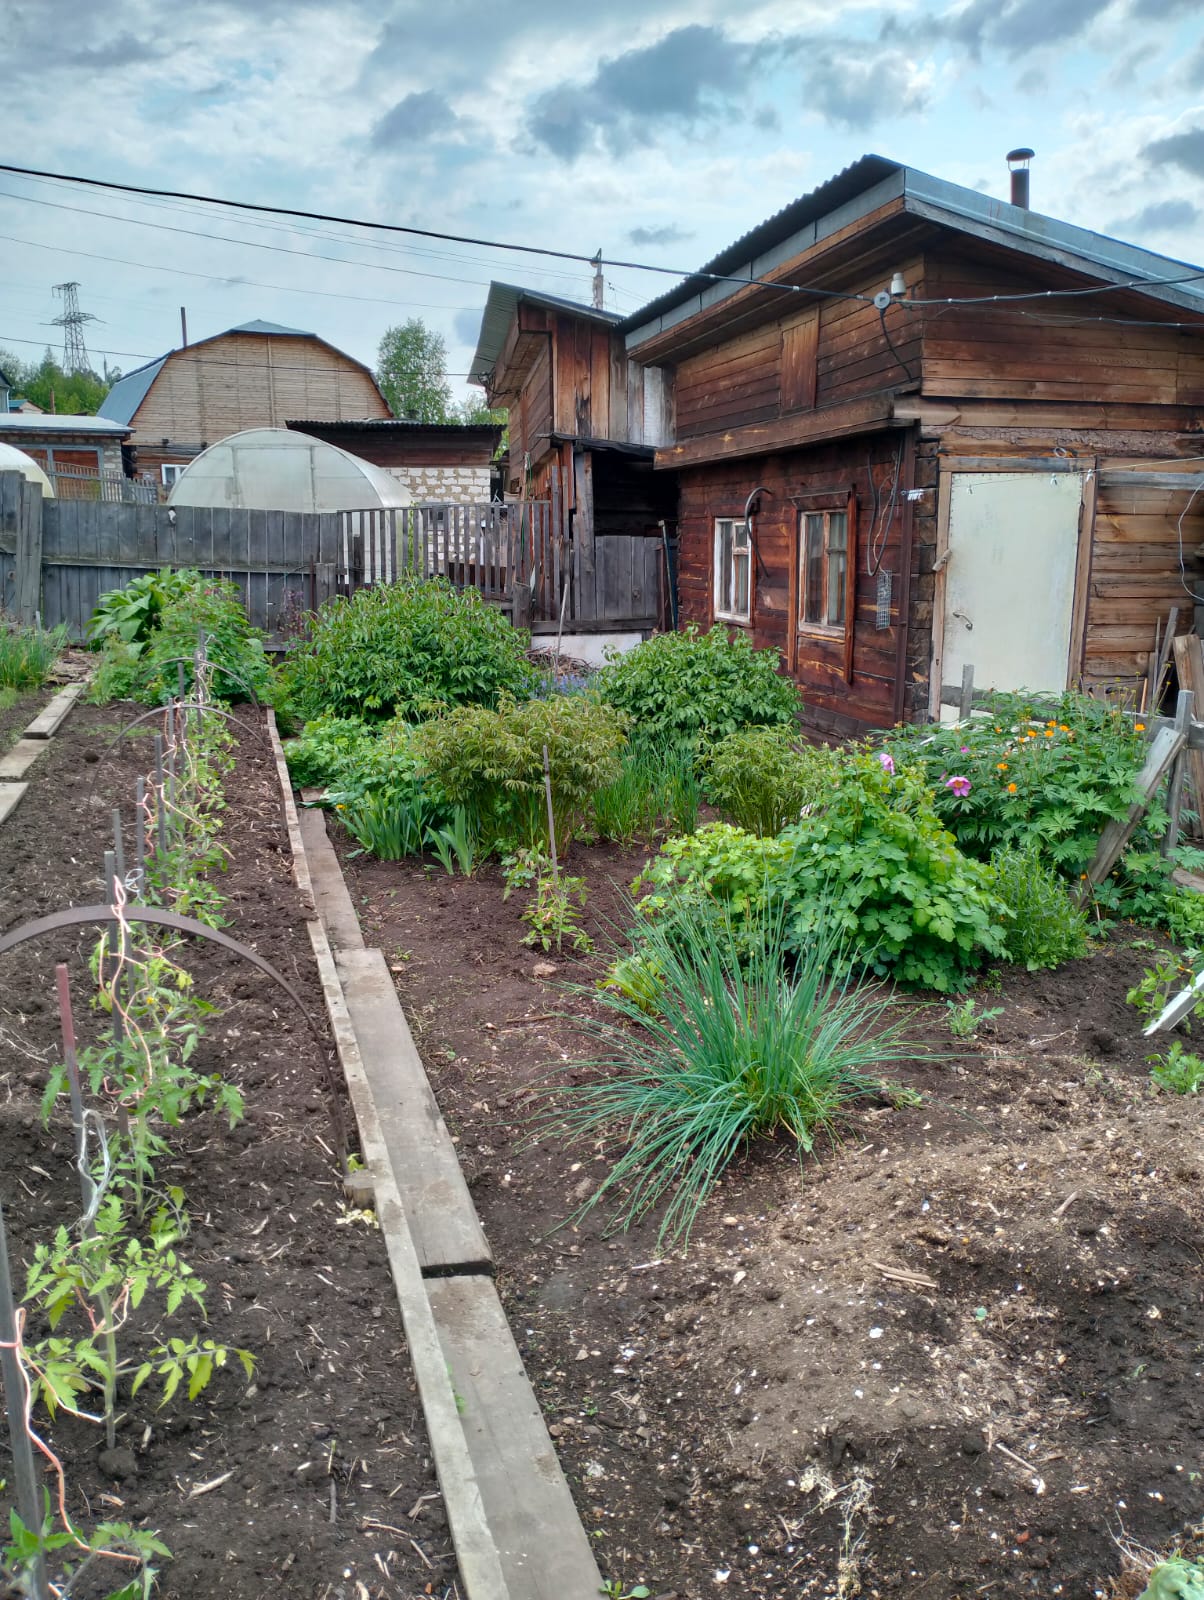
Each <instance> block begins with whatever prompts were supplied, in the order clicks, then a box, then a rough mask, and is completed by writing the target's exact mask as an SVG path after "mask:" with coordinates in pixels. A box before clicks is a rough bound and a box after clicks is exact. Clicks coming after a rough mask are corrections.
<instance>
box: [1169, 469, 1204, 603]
mask: <svg viewBox="0 0 1204 1600" xmlns="http://www.w3.org/2000/svg"><path fill="white" fill-rule="evenodd" d="M1201 489H1204V478H1201V479H1199V481H1198V482H1197V483H1195V484H1194V485H1193V486H1192V491H1191V493H1190V494H1189V495H1188V497H1187V504H1186V505H1185V506H1184V507H1183V510H1182V511H1181V512H1180V513H1179V520H1178V522H1177V523H1176V524H1175V534H1176V537H1177V538H1178V540H1179V582H1180V583H1181V584H1182V585H1183V588H1184V590H1185V591H1186V592H1187V593H1188V594H1189V595H1190V596H1191V598H1192V601H1193V603H1194V604H1196V605H1198V606H1201V605H1204V594H1197V593H1196V591H1195V590H1194V589H1193V588H1192V586H1191V584H1190V583H1188V581H1187V557H1186V555H1185V553H1184V550H1183V524H1184V521H1185V520H1186V518H1187V513H1188V512H1189V511H1190V510H1191V508H1192V505H1193V504H1194V502H1195V498H1196V496H1197V495H1198V494H1199V492H1200V490H1201Z"/></svg>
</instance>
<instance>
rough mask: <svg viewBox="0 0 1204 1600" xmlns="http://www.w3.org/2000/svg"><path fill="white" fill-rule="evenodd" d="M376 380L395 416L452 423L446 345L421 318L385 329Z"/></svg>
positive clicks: (377, 361)
mask: <svg viewBox="0 0 1204 1600" xmlns="http://www.w3.org/2000/svg"><path fill="white" fill-rule="evenodd" d="M376 381H377V383H378V384H379V385H380V388H381V393H382V394H383V395H384V397H385V399H386V400H387V401H388V402H389V406H390V409H391V410H392V412H393V415H394V416H396V417H404V418H407V419H409V420H412V421H414V422H452V421H454V420H455V418H454V416H453V414H452V393H451V385H450V384H449V383H448V381H447V344H446V342H445V340H444V338H443V335H442V334H441V333H436V332H435V331H434V329H433V328H428V327H427V325H426V323H425V322H423V320H422V318H421V317H411V318H410V319H409V321H408V322H403V323H399V324H398V325H397V326H395V327H392V328H386V329H385V333H384V337H383V338H382V339H381V341H380V347H379V349H378V350H377V352H376Z"/></svg>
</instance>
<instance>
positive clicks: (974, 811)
mask: <svg viewBox="0 0 1204 1600" xmlns="http://www.w3.org/2000/svg"><path fill="white" fill-rule="evenodd" d="M1143 732H1144V729H1143V727H1142V726H1141V724H1140V722H1138V723H1137V724H1134V722H1133V721H1132V720H1131V719H1130V718H1128V717H1126V716H1125V715H1124V714H1123V713H1121V712H1118V711H1114V710H1113V709H1112V708H1111V707H1109V706H1105V705H1101V704H1099V703H1098V702H1097V701H1095V700H1091V699H1089V698H1087V697H1086V696H1084V695H1070V694H1068V695H1064V696H1062V697H1060V698H1059V699H1058V700H1057V701H1054V702H1050V703H1046V704H1042V705H1040V706H1038V705H1036V704H1035V703H1034V702H1033V701H1032V700H1030V699H1026V698H1025V697H1023V696H1021V695H1014V694H1000V695H996V696H995V697H994V699H992V700H991V701H989V702H988V703H987V705H986V707H985V714H984V715H982V716H976V717H974V718H973V719H972V720H971V721H970V722H968V723H963V724H962V725H961V726H960V727H957V728H948V727H940V728H935V727H918V726H917V727H909V728H900V729H897V730H896V731H895V733H894V734H892V735H891V737H890V741H889V744H888V746H887V751H886V752H885V753H888V754H890V755H891V756H892V757H893V759H894V760H895V761H902V760H907V761H913V762H920V763H922V764H923V769H924V772H925V773H926V775H927V778H928V782H929V783H930V784H931V785H932V787H933V790H934V792H935V805H936V812H937V815H938V816H939V817H940V820H941V822H942V823H943V824H944V825H945V827H947V828H948V829H949V831H950V832H951V833H952V834H953V835H954V837H955V838H956V840H957V842H958V845H959V846H960V847H961V849H962V850H964V851H965V852H966V853H967V854H968V855H973V856H977V857H979V858H980V859H984V860H985V859H986V858H988V857H989V856H990V855H991V854H992V853H993V852H994V851H995V850H997V849H999V848H1000V847H1001V846H1005V845H1008V846H1017V847H1020V848H1023V847H1024V846H1026V845H1028V844H1035V845H1037V846H1038V847H1039V848H1040V850H1041V852H1042V854H1044V855H1045V856H1046V857H1047V858H1048V859H1049V860H1051V861H1053V862H1054V863H1055V864H1056V865H1057V866H1058V868H1059V869H1060V870H1061V871H1062V872H1064V873H1065V874H1066V875H1067V876H1069V877H1072V878H1077V877H1078V875H1079V873H1080V872H1082V871H1083V869H1084V868H1085V867H1086V866H1087V864H1088V863H1089V862H1090V860H1091V857H1092V856H1093V855H1094V853H1095V846H1096V843H1097V841H1098V839H1099V836H1100V833H1101V831H1102V830H1103V828H1104V826H1105V824H1106V823H1108V822H1110V821H1113V820H1114V819H1120V818H1122V817H1124V816H1125V814H1126V813H1127V811H1128V808H1129V806H1130V804H1131V803H1132V801H1133V799H1134V797H1135V793H1136V786H1135V779H1136V776H1137V774H1138V772H1139V771H1140V769H1141V764H1142V762H1143V760H1144V759H1145V745H1144V740H1143V738H1142V734H1143Z"/></svg>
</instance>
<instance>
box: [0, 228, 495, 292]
mask: <svg viewBox="0 0 1204 1600" xmlns="http://www.w3.org/2000/svg"><path fill="white" fill-rule="evenodd" d="M0 239H3V240H4V241H5V243H6V244H23V245H28V246H29V248H30V249H32V250H53V251H55V252H56V253H57V254H59V255H69V256H79V257H80V258H81V259H82V260H84V261H108V262H110V263H111V264H112V265H114V266H118V267H142V268H143V269H144V270H145V271H147V272H168V273H171V274H172V276H173V277H177V278H203V279H204V280H205V281H206V282H207V283H224V284H226V285H227V286H228V287H230V288H248V289H272V290H274V291H276V292H278V293H280V294H311V295H319V296H321V298H322V299H324V300H358V301H362V302H363V304H364V305H374V306H393V307H395V308H396V307H398V306H412V307H413V308H414V309H415V310H418V311H478V310H480V307H479V306H447V305H436V304H428V303H426V302H423V301H420V300H406V301H404V302H402V301H398V300H396V299H386V298H383V297H381V296H377V295H368V294H349V293H347V292H346V291H343V290H339V289H303V288H299V287H298V286H297V285H296V284H288V283H260V282H258V281H257V280H256V279H254V278H242V277H239V278H231V277H229V276H228V275H223V274H222V273H220V272H194V271H190V270H189V268H187V267H162V266H159V265H158V263H157V262H153V261H131V260H129V258H128V257H126V256H102V255H98V254H97V253H96V252H95V251H93V250H77V249H76V248H75V246H74V245H61V244H43V243H42V241H41V240H39V239H18V238H17V237H16V236H15V235H14V234H11V233H0ZM231 242H237V241H231ZM303 253H304V252H298V254H303ZM311 259H312V258H311ZM320 259H325V258H320ZM348 265H350V263H348Z"/></svg>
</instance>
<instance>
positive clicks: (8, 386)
mask: <svg viewBox="0 0 1204 1600" xmlns="http://www.w3.org/2000/svg"><path fill="white" fill-rule="evenodd" d="M12 398H13V381H12V379H11V378H10V377H9V376H8V374H7V373H6V372H5V370H4V368H3V367H0V417H2V416H4V415H6V413H7V412H8V410H9V408H10V406H11V405H12Z"/></svg>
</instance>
